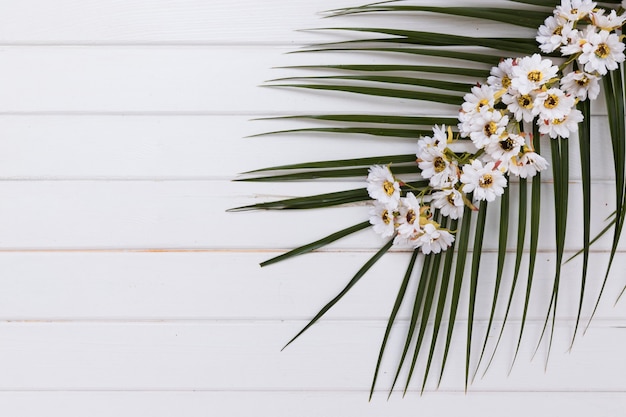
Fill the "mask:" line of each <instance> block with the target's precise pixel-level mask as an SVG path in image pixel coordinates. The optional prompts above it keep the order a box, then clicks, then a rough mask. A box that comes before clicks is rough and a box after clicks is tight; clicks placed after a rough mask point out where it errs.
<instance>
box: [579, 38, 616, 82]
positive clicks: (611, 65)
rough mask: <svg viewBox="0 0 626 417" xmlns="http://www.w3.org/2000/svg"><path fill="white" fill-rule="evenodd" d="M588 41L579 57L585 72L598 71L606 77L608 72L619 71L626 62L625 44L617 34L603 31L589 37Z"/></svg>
mask: <svg viewBox="0 0 626 417" xmlns="http://www.w3.org/2000/svg"><path fill="white" fill-rule="evenodd" d="M587 40H588V42H586V43H585V44H584V45H583V46H582V54H581V55H580V56H579V57H578V62H580V63H581V64H584V66H585V67H584V69H585V71H587V72H593V71H598V72H599V73H600V74H602V75H604V74H606V73H607V70H614V69H617V66H618V64H619V63H621V62H623V61H624V43H622V42H621V41H620V40H619V36H617V34H615V33H610V32H608V31H606V30H601V31H600V33H593V34H591V35H589V38H588V39H587Z"/></svg>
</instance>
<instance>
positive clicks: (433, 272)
mask: <svg viewBox="0 0 626 417" xmlns="http://www.w3.org/2000/svg"><path fill="white" fill-rule="evenodd" d="M435 217H437V215H436V216H435ZM441 227H442V228H446V227H447V219H446V220H445V221H442V222H441ZM428 256H432V257H434V259H433V265H432V267H431V269H430V277H429V278H428V289H427V291H426V297H425V299H424V305H423V308H422V313H421V315H422V318H421V320H420V328H419V332H418V335H417V340H416V342H415V346H414V348H413V360H412V361H411V367H410V368H409V373H408V375H407V377H406V383H405V385H404V392H403V395H406V392H407V390H408V389H409V384H410V382H411V377H412V376H413V371H415V365H416V364H417V357H418V356H419V353H420V350H421V348H422V342H423V341H424V336H425V335H426V328H427V327H428V319H429V317H430V311H431V309H432V306H433V304H434V302H435V289H436V288H437V282H438V279H437V278H438V277H439V270H440V268H439V266H440V263H441V258H442V257H443V253H441V252H440V253H437V254H432V253H431V254H429V255H428Z"/></svg>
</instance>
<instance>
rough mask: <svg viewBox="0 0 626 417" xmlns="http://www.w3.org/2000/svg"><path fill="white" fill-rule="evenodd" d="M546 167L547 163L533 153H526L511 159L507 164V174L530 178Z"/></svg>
mask: <svg viewBox="0 0 626 417" xmlns="http://www.w3.org/2000/svg"><path fill="white" fill-rule="evenodd" d="M547 167H548V161H546V160H545V158H544V157H542V156H541V155H539V154H538V153H535V152H526V153H524V154H523V155H521V156H517V157H515V158H513V160H512V161H511V163H510V164H509V172H511V173H513V174H515V175H517V176H520V177H522V178H530V177H534V176H535V175H537V172H539V171H543V170H544V169H546V168H547Z"/></svg>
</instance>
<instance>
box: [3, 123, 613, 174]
mask: <svg viewBox="0 0 626 417" xmlns="http://www.w3.org/2000/svg"><path fill="white" fill-rule="evenodd" d="M252 117H253V116H247V115H219V116H211V115H205V116H180V115H172V116H164V115H160V116H95V115H89V116H64V115H57V116H31V115H29V116H0V146H1V147H2V152H1V153H0V178H1V179H81V180H83V179H103V178H106V179H216V178H234V177H235V176H236V175H237V174H238V173H240V172H244V171H249V170H252V169H257V168H262V167H267V166H276V165H283V164H289V163H297V162H310V161H320V160H328V159H347V158H356V157H365V156H375V155H389V154H411V153H415V151H416V146H415V142H416V140H417V138H416V139H392V138H381V137H372V136H367V135H344V136H341V135H337V134H304V133H300V134H282V135H274V136H266V137H258V138H249V137H247V136H250V135H255V134H260V133H265V132H270V131H276V130H287V129H298V128H305V127H312V126H326V125H325V124H316V123H314V122H310V121H298V122H296V121H289V120H261V121H250V119H251V118H252ZM592 131H593V137H594V138H595V139H594V147H593V152H592V168H593V171H592V175H593V178H594V180H596V181H601V180H610V179H612V178H614V174H613V163H612V159H611V157H610V155H611V152H612V151H611V148H610V147H611V143H610V140H608V139H607V138H608V123H607V118H606V117H605V116H594V117H593V118H592ZM570 148H571V149H570V152H571V158H570V159H571V174H570V175H571V179H572V180H576V179H580V168H579V164H580V162H579V159H580V157H579V152H578V146H577V145H576V144H573V145H572V146H570ZM542 149H543V150H544V151H543V152H542V153H543V154H544V156H545V157H546V158H547V159H548V160H549V159H550V153H549V150H550V146H549V143H548V140H544V142H543V147H542ZM51 155H54V157H53V158H51V157H50V156H51ZM551 177H552V170H551V169H548V170H547V171H545V172H544V178H545V179H546V180H548V181H549V180H550V178H551Z"/></svg>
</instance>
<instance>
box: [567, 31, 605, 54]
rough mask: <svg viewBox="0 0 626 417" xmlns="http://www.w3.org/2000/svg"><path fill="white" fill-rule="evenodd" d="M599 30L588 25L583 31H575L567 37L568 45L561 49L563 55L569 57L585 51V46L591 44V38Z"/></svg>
mask: <svg viewBox="0 0 626 417" xmlns="http://www.w3.org/2000/svg"><path fill="white" fill-rule="evenodd" d="M597 31H598V28H597V27H595V26H594V25H588V26H587V27H585V28H584V29H583V30H580V29H574V30H572V31H570V32H569V33H568V35H567V44H565V45H563V46H562V47H561V54H562V55H565V56H568V55H574V54H578V53H580V52H582V51H583V46H584V45H585V44H586V43H588V42H589V40H588V39H589V36H591V35H593V34H595V33H596V32H597Z"/></svg>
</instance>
